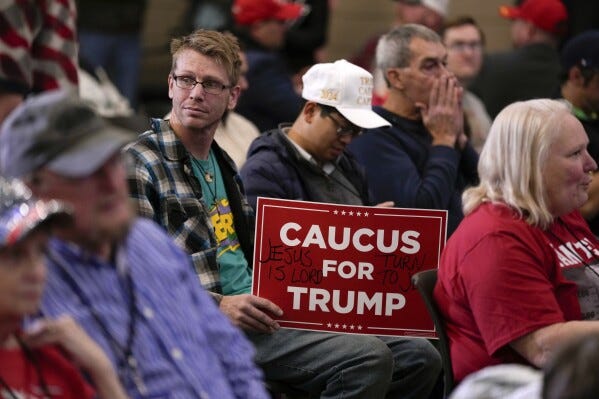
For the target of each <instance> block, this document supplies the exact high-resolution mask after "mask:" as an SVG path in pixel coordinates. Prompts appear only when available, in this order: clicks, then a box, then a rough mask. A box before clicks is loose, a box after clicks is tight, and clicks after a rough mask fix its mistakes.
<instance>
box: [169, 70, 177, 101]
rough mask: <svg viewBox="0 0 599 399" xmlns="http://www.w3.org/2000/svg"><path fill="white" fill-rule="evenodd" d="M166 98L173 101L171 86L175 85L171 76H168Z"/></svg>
mask: <svg viewBox="0 0 599 399" xmlns="http://www.w3.org/2000/svg"><path fill="white" fill-rule="evenodd" d="M167 82H168V98H170V99H171V100H172V99H173V90H174V88H173V85H174V84H175V79H173V75H172V74H170V73H169V74H168V79H167Z"/></svg>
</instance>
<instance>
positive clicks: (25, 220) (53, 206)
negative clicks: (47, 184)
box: [0, 200, 72, 247]
mask: <svg viewBox="0 0 599 399" xmlns="http://www.w3.org/2000/svg"><path fill="white" fill-rule="evenodd" d="M59 220H61V221H65V222H68V221H71V220H72V219H71V215H70V213H69V211H68V208H66V207H65V206H64V205H63V204H62V203H60V202H58V201H40V200H35V201H27V202H21V203H18V204H15V205H13V206H12V207H10V208H9V209H8V210H6V211H5V212H3V214H2V216H0V246H2V247H6V246H11V245H14V244H16V243H17V242H19V241H21V240H22V239H23V238H25V237H26V236H27V235H29V234H30V233H31V232H33V231H34V230H35V229H37V228H38V227H41V226H43V225H47V224H48V223H51V222H55V221H59Z"/></svg>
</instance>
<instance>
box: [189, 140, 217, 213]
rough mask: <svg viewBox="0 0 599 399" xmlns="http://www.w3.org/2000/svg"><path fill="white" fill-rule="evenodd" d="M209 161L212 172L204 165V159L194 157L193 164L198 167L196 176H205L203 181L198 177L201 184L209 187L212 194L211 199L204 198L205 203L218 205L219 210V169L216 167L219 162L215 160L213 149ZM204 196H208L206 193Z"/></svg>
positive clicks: (209, 154)
mask: <svg viewBox="0 0 599 399" xmlns="http://www.w3.org/2000/svg"><path fill="white" fill-rule="evenodd" d="M207 161H209V163H210V164H211V166H212V171H213V173H212V171H210V170H208V169H206V168H205V167H204V166H203V165H202V161H200V160H199V159H196V158H193V157H192V165H193V166H194V167H195V168H196V171H195V174H196V177H198V175H200V176H203V177H204V181H201V179H200V178H198V180H200V185H201V186H202V188H207V189H208V193H209V194H210V195H211V196H212V199H211V201H206V200H204V203H205V204H206V205H208V204H212V205H214V206H215V207H216V210H217V211H218V204H217V201H218V182H217V172H218V171H217V169H216V168H217V164H216V162H215V161H214V153H213V152H212V150H210V152H209V153H208V160H207ZM204 198H206V195H204ZM219 213H220V212H219Z"/></svg>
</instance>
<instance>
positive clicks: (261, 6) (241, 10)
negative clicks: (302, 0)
mask: <svg viewBox="0 0 599 399" xmlns="http://www.w3.org/2000/svg"><path fill="white" fill-rule="evenodd" d="M303 10H304V6H303V5H302V4H299V3H289V2H287V1H284V0H235V2H234V3H233V17H234V18H235V22H236V23H237V24H238V25H251V24H253V23H254V22H259V21H266V20H269V19H275V20H279V21H287V20H292V19H297V18H299V17H300V16H301V15H302V12H303Z"/></svg>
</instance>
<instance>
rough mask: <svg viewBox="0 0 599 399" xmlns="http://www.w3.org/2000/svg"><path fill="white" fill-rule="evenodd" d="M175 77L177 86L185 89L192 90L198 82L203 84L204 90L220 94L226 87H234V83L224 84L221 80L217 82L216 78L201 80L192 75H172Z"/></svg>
mask: <svg viewBox="0 0 599 399" xmlns="http://www.w3.org/2000/svg"><path fill="white" fill-rule="evenodd" d="M172 76H173V79H174V80H175V84H176V85H177V87H179V88H181V89H183V90H191V89H193V88H194V87H196V85H197V84H199V85H201V86H202V89H204V91H205V92H206V93H208V94H220V93H222V92H223V91H224V90H225V89H230V88H231V87H233V86H232V85H229V86H227V85H224V84H222V83H221V82H217V81H216V80H204V81H202V82H200V81H199V80H196V78H194V77H192V76H185V75H179V76H177V75H172Z"/></svg>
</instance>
